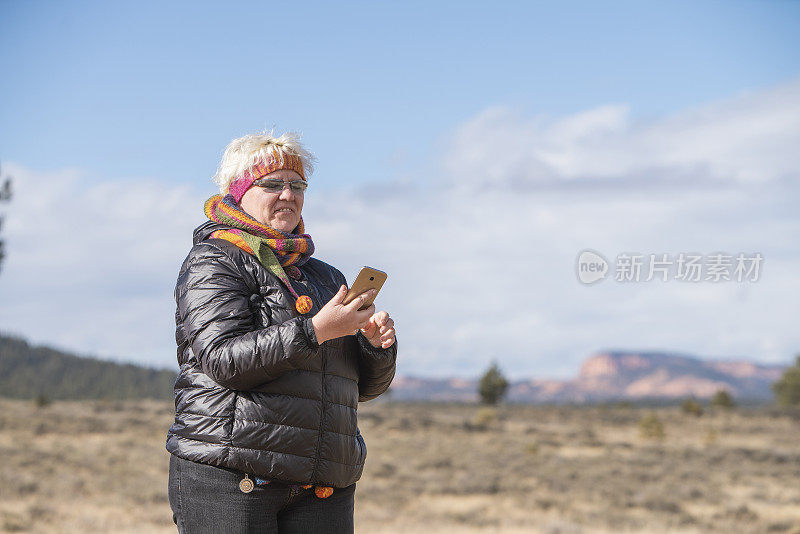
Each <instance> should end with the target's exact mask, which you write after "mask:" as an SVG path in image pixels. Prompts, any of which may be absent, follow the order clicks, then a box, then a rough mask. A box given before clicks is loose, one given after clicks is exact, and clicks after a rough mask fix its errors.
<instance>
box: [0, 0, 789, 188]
mask: <svg viewBox="0 0 800 534" xmlns="http://www.w3.org/2000/svg"><path fill="white" fill-rule="evenodd" d="M798 23H800V4H798V3H797V2H683V3H680V2H671V3H663V2H602V3H599V2H551V3H542V2H506V3H503V2H500V3H498V4H496V5H493V6H492V7H491V8H489V7H488V6H487V5H486V4H485V3H483V2H458V3H452V2H438V3H437V2H403V3H388V2H363V3H353V2H350V3H348V2H344V3H333V2H319V3H307V2H298V3H294V2H293V3H287V4H277V5H276V4H275V3H261V2H256V3H230V4H224V5H223V4H222V3H208V2H191V3H189V2H183V3H182V2H174V3H172V2H158V3H156V2H136V3H123V2H3V3H2V4H0V49H1V50H4V53H3V54H2V56H0V72H2V73H3V79H4V82H3V83H2V84H0V106H2V107H0V119H1V120H2V124H3V125H4V127H3V128H2V129H1V130H0V149H1V150H2V152H1V153H0V157H2V158H3V159H6V160H13V161H20V162H25V163H27V164H29V165H31V166H34V167H36V168H40V169H45V170H52V169H57V168H61V167H80V168H82V169H86V170H87V171H88V172H89V174H90V175H91V176H93V177H96V178H97V179H116V178H122V177H143V176H144V177H156V178H158V179H159V180H174V181H176V182H190V181H202V180H204V179H205V178H206V177H207V176H208V175H209V173H210V170H211V169H213V167H214V166H215V164H216V162H217V159H218V156H219V153H220V151H221V148H222V147H223V146H224V145H225V143H227V141H228V140H230V139H231V138H232V137H235V136H238V135H239V134H242V133H245V132H248V131H251V130H254V129H263V128H264V127H265V126H266V127H272V126H273V125H275V126H277V128H279V129H299V130H301V131H303V132H304V134H305V138H306V141H307V142H308V143H309V144H310V145H311V146H312V147H314V149H315V150H316V152H317V153H318V155H319V160H320V173H319V176H321V178H320V183H321V185H320V187H322V186H324V185H326V184H328V183H330V182H333V183H338V182H339V181H355V182H360V181H372V180H376V179H378V180H382V179H392V178H394V177H395V176H394V174H396V173H399V172H401V171H402V170H403V169H398V167H403V163H402V162H403V160H405V159H410V160H412V161H420V160H422V161H428V159H429V158H430V157H431V156H432V152H435V151H436V144H435V143H436V141H437V140H439V139H440V138H441V137H442V136H445V135H446V134H447V133H448V132H449V131H450V130H451V129H452V128H453V126H454V125H456V124H457V123H459V122H460V121H462V120H464V119H466V118H468V117H470V116H472V115H473V114H475V113H477V112H479V111H480V110H482V109H483V108H485V107H486V106H487V105H493V104H503V105H512V106H515V107H518V108H520V109H522V110H524V111H527V112H531V113H537V114H539V113H543V114H553V115H560V114H564V113H571V112H576V111H580V110H583V109H587V108H591V107H593V106H597V105H602V104H609V103H627V104H628V105H630V106H631V107H632V109H634V110H635V112H636V114H637V115H639V116H643V117H647V116H654V115H662V114H665V113H668V112H670V111H674V110H677V109H682V108H685V107H688V106H693V105H698V104H702V103H705V102H709V101H712V100H714V99H717V98H719V97H724V96H730V95H733V94H736V93H737V92H738V91H742V90H749V89H755V88H760V87H766V86H770V85H772V84H775V83H778V82H780V81H784V80H786V79H787V78H790V77H791V76H794V75H795V74H797V73H798V72H800V46H798V44H800V43H798V38H797V27H798ZM352 139H359V144H360V146H361V147H362V148H361V150H360V152H361V155H362V156H363V157H364V159H361V162H360V165H358V166H354V165H353V164H352V163H351V161H352V156H351V154H352V151H353V150H352V144H351V140H352ZM43 143H44V144H46V145H47V146H48V149H47V154H48V156H47V157H46V158H43V157H42V156H41V150H42V144H43ZM354 167H356V168H354Z"/></svg>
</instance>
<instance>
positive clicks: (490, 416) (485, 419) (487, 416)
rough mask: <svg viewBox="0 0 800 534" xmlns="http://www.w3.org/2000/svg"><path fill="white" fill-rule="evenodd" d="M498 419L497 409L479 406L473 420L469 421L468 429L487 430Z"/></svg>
mask: <svg viewBox="0 0 800 534" xmlns="http://www.w3.org/2000/svg"><path fill="white" fill-rule="evenodd" d="M496 420H497V410H495V409H494V408H491V407H489V406H484V407H482V408H479V409H478V411H476V412H475V415H474V416H473V418H472V420H471V421H469V422H468V423H467V425H466V426H467V429H468V430H486V429H487V428H489V425H491V424H492V423H493V422H495V421H496Z"/></svg>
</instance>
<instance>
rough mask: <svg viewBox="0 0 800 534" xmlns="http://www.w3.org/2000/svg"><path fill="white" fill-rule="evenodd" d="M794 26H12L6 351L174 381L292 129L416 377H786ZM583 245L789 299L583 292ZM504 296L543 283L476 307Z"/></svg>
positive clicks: (184, 13)
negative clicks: (725, 372)
mask: <svg viewBox="0 0 800 534" xmlns="http://www.w3.org/2000/svg"><path fill="white" fill-rule="evenodd" d="M798 27H800V3H798V2H670V3H663V2H607V3H598V2H558V3H556V2H552V3H533V2H514V3H511V2H507V3H500V4H497V5H492V6H488V5H487V4H485V3H477V2H475V3H472V2H458V3H445V2H441V3H431V2H425V3H422V2H404V3H385V2H364V3H355V2H344V3H327V2H325V3H323V2H320V3H292V4H286V5H279V6H276V5H274V4H263V3H235V4H227V5H222V4H221V3H219V4H211V3H203V2H193V3H180V2H175V3H154V2H152V3H151V2H138V3H134V4H131V3H100V2H0V50H2V54H0V73H2V80H3V81H2V83H0V163H2V165H3V170H4V172H6V173H9V174H12V175H13V176H14V177H15V179H16V181H17V195H16V197H15V199H14V202H13V203H12V204H11V205H10V206H9V207H8V208H6V209H5V212H6V215H7V217H6V219H7V220H6V225H5V227H4V230H3V235H4V236H5V237H6V239H7V250H8V254H9V256H8V261H7V263H6V265H5V266H4V269H3V271H2V273H0V330H3V331H7V332H14V333H18V334H21V335H24V336H26V337H28V338H29V339H31V340H32V341H34V342H37V343H49V344H54V345H57V346H62V347H65V348H69V349H71V350H76V351H79V352H83V353H90V354H96V355H100V356H103V357H109V358H116V359H122V360H127V361H137V362H140V363H145V364H148V365H155V366H160V367H169V366H170V365H173V361H174V353H173V352H172V350H173V349H172V348H171V343H173V341H172V339H171V328H172V326H171V324H170V321H171V320H172V318H171V315H170V308H171V307H172V306H174V304H173V303H172V301H171V289H172V286H173V285H174V277H175V274H176V272H177V267H178V265H179V264H180V261H181V259H182V258H183V257H184V256H185V254H186V252H187V251H188V239H189V235H190V232H191V229H192V228H193V227H194V226H196V225H197V224H199V223H200V222H201V219H202V217H201V213H200V209H199V206H200V204H201V203H202V200H203V199H204V198H205V197H206V196H207V195H208V194H209V193H211V192H212V191H213V188H212V185H211V182H210V176H211V175H212V174H213V172H214V169H215V167H216V165H217V163H218V161H219V157H220V155H221V153H222V150H223V148H224V146H225V144H226V143H227V142H228V141H229V140H230V139H232V138H234V137H237V136H239V135H242V134H244V133H248V132H252V131H257V130H262V129H264V128H267V129H269V128H271V127H273V126H275V128H276V130H277V131H279V132H280V131H284V130H299V131H301V132H302V133H303V135H304V141H305V142H306V144H307V145H308V146H309V147H310V148H311V149H312V151H313V152H314V153H315V154H316V156H317V158H318V160H319V164H318V166H317V172H316V173H315V175H314V177H313V178H312V188H311V189H310V190H309V192H310V193H309V197H310V198H309V201H308V204H307V206H306V208H305V209H304V217H305V218H306V221H307V223H308V224H307V225H308V227H309V231H310V232H311V233H312V235H314V237H315V243H316V244H317V250H318V254H319V255H320V257H321V258H322V259H326V260H328V261H330V262H331V263H333V264H334V265H337V266H338V267H340V268H341V269H342V271H343V272H344V273H345V274H346V275H347V276H348V278H352V276H353V275H354V274H355V272H357V268H358V267H359V266H360V265H363V264H365V263H367V264H374V265H376V266H382V267H385V268H386V269H387V270H388V271H389V272H390V273H391V277H390V283H389V284H388V285H387V288H386V291H384V293H383V294H382V297H383V298H384V299H385V300H384V304H385V305H386V307H387V309H389V311H390V312H391V313H393V314H394V315H395V316H396V321H397V323H398V335H399V337H400V339H401V340H405V341H404V345H403V347H404V349H405V354H403V356H405V357H404V359H403V361H402V362H401V363H400V364H399V366H400V371H401V372H403V373H405V374H432V375H433V374H435V375H449V374H455V375H465V376H466V375H474V374H476V373H477V372H479V371H480V370H481V369H483V368H484V367H485V365H486V364H487V363H488V361H489V359H491V358H496V359H499V360H500V363H501V365H503V366H504V367H505V368H506V369H507V371H508V372H509V374H511V375H512V376H519V377H522V376H569V375H571V374H573V373H574V372H575V371H576V370H577V367H578V365H579V363H580V361H581V360H582V359H583V358H585V357H586V356H587V355H589V354H590V353H591V352H592V351H595V350H601V349H603V348H642V349H645V348H647V349H663V350H675V351H683V352H691V353H694V354H697V355H698V356H701V357H710V358H731V357H747V358H750V359H754V360H757V361H763V362H781V361H789V360H790V359H791V356H792V353H793V351H796V350H797V347H798V345H800V337H798V335H797V334H795V333H793V332H794V328H793V326H792V325H791V324H790V322H789V319H788V317H789V316H797V312H799V311H800V309H798V304H797V302H798V300H800V299H798V298H796V297H798V296H800V293H799V292H798V291H797V290H798V289H800V288H798V285H797V283H796V282H793V281H792V279H793V277H794V274H793V273H796V272H797V267H800V258H798V251H797V247H796V244H795V242H796V239H795V238H794V236H796V231H797V230H798V228H800V221H798V216H797V215H795V212H796V210H795V209H794V206H793V205H792V204H791V202H790V200H791V199H792V198H796V196H793V195H796V193H797V192H798V186H797V184H798V176H799V175H800V161H798V157H797V155H796V154H795V152H796V146H798V143H797V141H798V140H799V139H800V119H798V109H800V107H799V106H798V104H800V37H798V32H797V28H798ZM656 177H657V178H656ZM676 185H679V187H680V188H682V189H681V191H683V192H684V193H685V195H684V196H679V195H678V193H677V191H678V189H676V188H675V186H676ZM521 191H522V192H521ZM311 195H314V196H313V198H311ZM146 202H150V203H151V204H158V206H157V207H154V206H153V205H145V203H146ZM612 209H613V211H612ZM75 210H82V212H83V213H82V214H81V215H78V214H76V213H75ZM509 213H511V214H512V215H513V216H512V217H510V218H509V216H508V214H509ZM625 214H637V216H638V217H639V219H638V220H637V222H636V224H632V223H631V221H630V220H627V219H625V217H624V215H625ZM89 215H91V217H90V216H89ZM158 217H163V219H161V220H157V218H158ZM598 221H600V222H598ZM648 221H654V222H648ZM658 221H660V223H657V222H658ZM89 226H91V227H92V228H91V229H89V228H88V227H89ZM103 229H106V230H103ZM54 230H55V231H54ZM515 231H516V232H515ZM104 232H105V233H104ZM155 234H158V235H159V236H160V238H159V239H158V240H156V239H153V238H152V236H153V235H155ZM365 240H367V241H368V243H369V244H370V246H369V248H368V250H367V251H365V250H364V246H363V242H364V241H365ZM33 241H36V244H37V246H38V247H39V249H37V248H35V247H34V246H33V245H32V244H31V243H32V242H33ZM484 243H492V245H491V247H492V248H490V249H489V250H485V251H484V250H482V244H484ZM122 247H124V248H125V250H126V252H125V253H124V254H120V253H119V250H121V248H122ZM586 247H591V248H595V249H598V250H600V251H601V252H603V253H604V254H606V255H607V256H610V257H613V256H614V255H616V254H618V253H620V252H622V251H624V250H636V249H638V250H640V251H641V252H642V253H648V252H652V253H656V252H670V253H675V254H677V253H678V252H681V251H686V252H690V251H691V250H695V251H700V252H703V253H710V252H712V251H715V250H727V251H728V252H730V253H736V252H739V251H750V252H752V251H756V250H758V251H761V252H762V253H763V254H765V256H766V258H767V263H766V265H768V266H769V267H770V268H769V270H767V269H766V268H765V271H764V273H765V277H767V273H771V275H772V277H771V278H769V277H767V278H765V279H764V280H762V281H761V282H759V284H752V285H749V286H743V285H736V284H729V285H722V286H720V285H713V284H706V285H700V286H696V287H691V288H689V287H686V286H679V285H676V284H673V285H669V284H665V285H664V286H663V287H660V286H655V285H652V284H650V285H641V286H626V287H622V286H620V285H619V284H617V285H614V284H613V283H610V284H605V286H603V287H604V289H603V288H601V289H590V288H587V287H583V286H580V284H578V283H577V282H576V280H575V277H574V274H573V273H571V272H570V268H571V266H572V265H573V264H574V261H575V255H576V254H577V252H578V251H579V250H581V249H583V248H586ZM603 247H605V248H603ZM45 249H46V250H47V251H49V252H50V253H51V254H58V256H57V257H58V261H56V262H54V264H52V265H47V268H46V269H44V266H43V265H42V263H43V261H44V260H43V258H45V257H46V256H45V255H44V254H43V253H42V252H40V250H45ZM476 254H477V256H478V257H479V259H478V260H476V259H475V258H476ZM512 261H513V262H514V263H513V264H512V265H510V264H509V262H512ZM497 272H506V273H518V275H519V276H520V277H522V276H530V275H531V273H532V272H535V273H536V276H535V277H533V278H531V279H529V281H528V282H527V283H526V284H525V286H524V289H523V290H520V289H519V286H518V284H515V283H514V282H512V280H511V279H510V278H509V279H508V280H506V279H503V280H500V281H499V282H498V283H497V284H496V286H493V287H480V288H476V287H475V286H474V281H475V280H476V279H477V278H478V277H480V276H485V275H486V273H497ZM431 273H438V274H439V275H440V276H441V277H442V279H440V280H437V279H435V278H434V277H433V274H431ZM45 278H46V280H44V279H45ZM64 280H70V281H71V282H70V284H68V286H69V287H67V285H65V284H64V283H63V282H62V281H64ZM391 282H394V285H393V284H392V283H391ZM31 284H35V287H37V288H38V289H37V290H36V291H34V293H33V296H31V292H30V289H29V288H30V285H31ZM520 291H521V293H520ZM431 294H434V295H437V298H439V300H440V301H441V302H444V303H445V304H444V308H445V309H431V305H430V298H425V295H431ZM508 294H515V295H519V296H520V297H522V298H524V299H525V301H526V302H527V303H528V306H527V307H526V309H525V310H524V313H519V314H515V315H514V317H513V318H509V317H504V314H505V313H506V311H504V309H505V308H504V307H503V304H502V303H503V298H507V295H508ZM43 309H46V310H47V311H46V312H42V310H43ZM656 309H657V310H659V312H658V313H655V312H654V311H653V310H656ZM109 310H113V313H111V314H109V313H108V312H109ZM765 310H774V311H776V312H777V311H781V312H783V314H782V317H783V316H784V315H785V316H787V317H786V318H783V319H779V320H776V321H767V320H766V319H765V318H764V316H765V313H766V312H765ZM104 312H105V313H104ZM42 313H45V314H46V315H47V314H49V315H47V317H49V318H50V321H49V322H48V321H43V320H42V318H41V317H40V315H41V314H42ZM482 315H485V316H486V324H485V325H484V324H482V323H480V322H476V317H479V316H482ZM611 317H613V318H614V319H615V321H616V324H615V325H611V324H610V323H609V322H608V321H609V318H611ZM437 320H442V321H444V323H443V324H439V323H438V322H437ZM493 321H494V322H493ZM142 332H147V333H148V335H146V336H142V334H141V333H142ZM500 334H502V336H503V338H504V341H503V342H502V343H499V344H498V343H497V342H496V339H497V336H498V335H500ZM404 336H405V337H404ZM522 347H524V348H522Z"/></svg>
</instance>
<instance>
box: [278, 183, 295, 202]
mask: <svg viewBox="0 0 800 534" xmlns="http://www.w3.org/2000/svg"><path fill="white" fill-rule="evenodd" d="M278 198H279V199H281V200H287V201H291V200H294V191H292V188H291V186H289V185H286V184H284V186H283V189H282V190H281V194H280V196H279V197H278Z"/></svg>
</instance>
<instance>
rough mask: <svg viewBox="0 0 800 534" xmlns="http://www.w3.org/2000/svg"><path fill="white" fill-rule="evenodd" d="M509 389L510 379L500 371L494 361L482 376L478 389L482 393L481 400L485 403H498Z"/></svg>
mask: <svg viewBox="0 0 800 534" xmlns="http://www.w3.org/2000/svg"><path fill="white" fill-rule="evenodd" d="M507 389H508V380H506V379H505V377H504V376H503V374H502V373H501V372H500V368H499V367H498V366H497V362H496V361H492V365H491V366H490V367H489V369H488V370H487V371H486V372H485V373H484V374H483V377H481V382H480V385H479V389H478V392H479V393H480V395H481V402H482V403H483V404H497V403H498V402H500V401H501V400H502V399H503V397H504V396H505V394H506V390H507Z"/></svg>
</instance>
